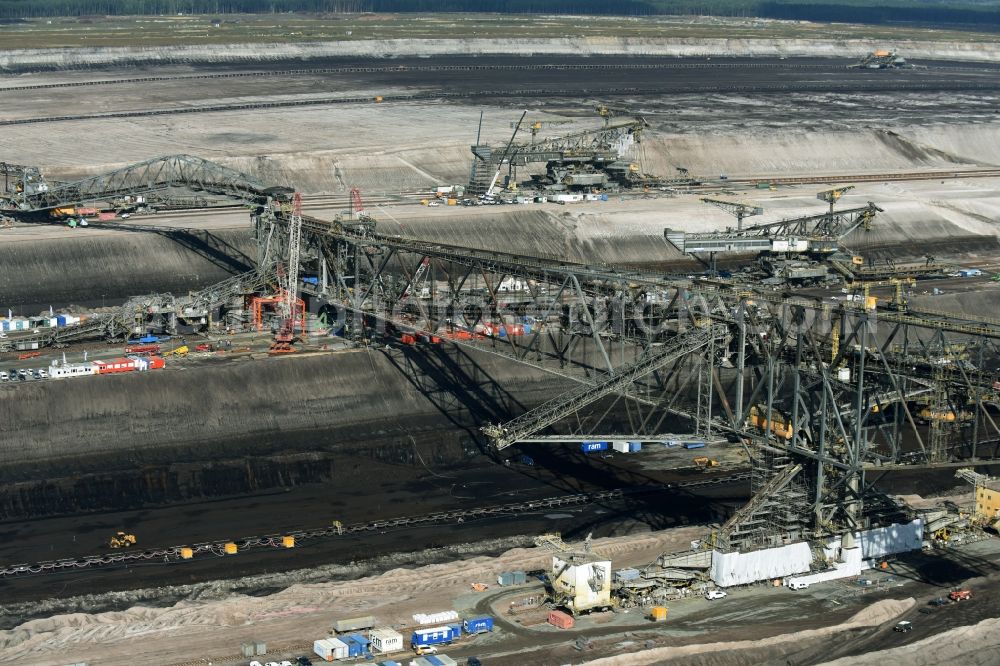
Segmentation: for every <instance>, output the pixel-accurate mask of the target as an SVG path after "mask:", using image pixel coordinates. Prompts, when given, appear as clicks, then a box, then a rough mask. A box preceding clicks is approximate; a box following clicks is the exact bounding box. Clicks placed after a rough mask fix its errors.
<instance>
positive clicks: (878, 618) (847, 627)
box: [583, 599, 914, 666]
mask: <svg viewBox="0 0 1000 666" xmlns="http://www.w3.org/2000/svg"><path fill="white" fill-rule="evenodd" d="M913 605H914V601H913V599H902V600H899V599H885V600H883V601H879V602H876V603H874V604H872V605H871V606H869V607H867V608H865V609H864V610H861V611H859V612H858V613H857V614H855V615H854V616H853V617H852V618H850V619H849V620H848V621H847V622H844V623H843V624H838V625H833V626H829V627H823V628H822V629H810V630H807V631H800V632H796V633H793V634H782V635H780V636H772V637H770V638H765V639H763V640H759V641H739V642H727V643H702V644H700V645H685V646H682V647H666V648H657V649H655V650H645V651H642V652H637V653H635V654H629V655H621V656H618V657H605V658H603V659H595V660H593V661H586V662H583V663H584V664H589V665H591V666H643V665H645V664H653V663H660V662H665V661H670V660H673V659H676V658H678V657H685V656H690V655H701V656H702V657H703V658H705V659H706V660H710V658H709V657H707V656H706V655H710V654H712V653H715V652H731V651H734V650H747V649H751V648H755V649H756V648H772V647H776V646H779V645H780V644H782V643H791V642H797V641H809V640H813V639H816V638H823V639H828V640H833V639H834V637H835V636H836V635H837V634H839V633H842V632H847V631H851V630H852V629H861V628H867V627H874V626H878V625H880V624H882V623H884V622H887V621H889V620H891V619H892V618H894V617H896V616H897V615H899V614H900V613H903V612H904V611H906V610H909V609H910V608H912V607H913Z"/></svg>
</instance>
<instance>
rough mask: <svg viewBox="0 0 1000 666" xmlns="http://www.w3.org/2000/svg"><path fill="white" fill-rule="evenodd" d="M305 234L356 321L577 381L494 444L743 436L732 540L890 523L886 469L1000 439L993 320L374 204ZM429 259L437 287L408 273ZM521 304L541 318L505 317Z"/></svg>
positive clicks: (999, 331) (926, 463)
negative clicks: (573, 430) (593, 258)
mask: <svg viewBox="0 0 1000 666" xmlns="http://www.w3.org/2000/svg"><path fill="white" fill-rule="evenodd" d="M284 224H285V223H284V221H283V219H282V218H281V217H280V216H279V217H275V218H271V219H269V220H261V221H260V222H258V223H257V226H258V236H260V237H271V238H281V237H284V236H285V234H283V233H280V232H279V233H275V232H274V231H273V230H270V229H269V228H270V227H274V226H277V227H281V226H282V225H284ZM302 237H303V244H304V246H303V252H302V255H301V256H302V257H303V261H304V262H306V263H305V264H304V267H303V270H305V271H307V272H308V271H313V272H315V273H316V274H317V275H320V276H321V278H320V279H319V280H318V284H317V286H316V289H315V292H314V296H315V297H317V298H322V299H323V300H324V301H325V302H327V303H328V304H332V305H334V306H336V307H340V308H342V309H343V312H344V313H345V315H344V316H345V321H346V324H347V326H346V330H347V331H348V332H349V334H353V335H356V336H359V337H363V336H366V335H368V334H369V333H370V331H372V330H374V329H376V328H381V329H382V330H383V331H389V332H392V331H397V330H398V331H409V332H412V333H414V334H417V333H422V334H424V335H426V336H441V337H443V338H446V339H448V340H449V341H450V342H451V343H453V344H455V345H458V346H460V347H466V348H470V349H476V350H479V351H482V352H486V353H490V354H494V355H499V356H502V357H504V358H507V359H509V360H510V361H512V362H517V363H521V364H525V365H528V366H532V367H535V368H538V369H541V370H545V371H547V372H551V373H556V374H559V375H561V376H563V377H565V378H566V379H567V380H571V381H573V382H575V383H577V384H578V386H577V387H576V388H572V389H570V390H568V391H567V392H566V393H565V394H564V395H561V396H557V397H556V398H553V399H552V400H550V401H549V402H546V403H545V404H543V405H540V406H539V407H537V408H535V409H532V410H530V411H528V412H526V413H524V414H520V415H518V416H516V417H515V418H513V419H512V420H510V421H507V422H502V423H492V424H487V425H485V426H484V428H483V431H484V434H485V435H486V436H487V437H488V438H489V440H490V441H491V443H492V445H493V447H494V448H495V449H496V450H498V451H503V450H504V449H506V448H508V447H510V446H512V445H515V444H516V443H517V442H520V441H524V440H526V439H531V440H532V441H537V440H538V436H539V434H540V433H542V434H544V433H547V432H551V430H550V429H553V428H554V429H556V430H558V426H559V424H561V423H574V422H583V421H586V419H588V418H590V416H591V415H592V414H593V413H594V412H597V413H602V412H603V413H604V415H605V416H609V415H610V418H612V419H613V420H614V421H615V422H616V423H617V426H618V427H619V428H620V432H622V433H623V434H622V436H623V438H628V437H638V438H644V439H645V438H648V437H650V436H655V433H657V432H662V430H661V428H662V426H663V424H664V423H665V422H669V420H670V419H677V418H684V419H686V420H687V421H688V423H689V424H690V427H691V430H692V431H695V432H700V433H703V434H705V435H711V434H712V433H718V434H723V435H728V436H729V437H730V438H731V439H735V440H736V441H738V442H742V443H743V445H744V446H746V448H747V452H748V454H749V456H750V460H751V464H752V469H753V474H752V487H753V491H754V500H753V501H752V502H751V503H750V504H748V505H747V507H745V508H744V510H743V511H741V512H739V514H738V515H737V516H736V517H735V518H734V520H735V522H733V523H732V524H730V523H727V525H726V531H725V535H724V539H723V538H721V537H720V543H721V544H723V547H726V548H733V549H741V550H742V549H752V548H758V547H765V546H770V545H774V544H781V543H786V542H787V541H788V540H789V539H792V538H807V537H810V536H819V535H829V534H842V533H844V532H846V531H854V530H860V529H864V528H867V527H869V526H872V525H874V524H881V523H883V522H885V521H887V520H890V519H891V518H893V517H896V516H897V515H898V508H897V507H895V505H893V504H892V503H891V502H889V501H888V500H887V498H885V497H884V496H882V495H881V494H880V493H879V492H878V491H877V489H876V488H875V486H874V484H873V482H872V477H873V476H874V477H877V476H879V475H880V474H881V473H882V472H885V471H888V470H893V469H898V468H902V467H907V468H928V467H941V466H949V465H964V466H968V465H969V464H970V461H972V463H973V464H974V463H975V461H977V460H979V459H981V458H982V457H992V456H993V455H994V453H995V451H994V449H993V447H994V446H995V444H996V443H997V442H1000V427H998V424H997V422H996V420H995V418H994V413H995V408H996V406H997V405H998V404H1000V402H998V401H1000V398H998V394H997V389H996V388H995V387H994V379H993V377H992V373H990V372H988V371H987V367H989V363H990V362H992V361H993V360H994V359H996V358H997V357H998V354H1000V348H998V345H997V343H998V341H1000V321H993V320H989V319H983V318H978V317H975V316H967V315H955V314H946V313H931V312H920V311H917V310H910V311H907V312H905V313H904V312H898V311H892V310H883V309H880V308H878V307H867V306H868V305H869V304H866V303H860V302H858V303H857V304H855V303H844V302H839V303H837V304H831V303H829V302H823V301H821V300H817V299H814V298H804V297H796V296H790V295H789V296H782V295H778V294H775V293H774V292H772V291H767V290H763V289H755V288H754V287H753V286H750V287H747V286H744V285H740V286H737V285H733V284H728V283H726V282H725V281H721V280H717V281H707V280H704V281H703V280H687V279H683V278H681V279H679V278H674V277H670V276H665V275H662V274H656V273H646V272H639V271H634V270H629V269H623V268H621V269H620V268H615V267H608V266H587V265H581V264H574V263H570V262H565V261H560V260H558V259H555V258H545V257H527V256H521V255H514V254H507V253H503V252H495V251H485V250H479V249H472V248H465V247H456V246H449V245H444V244H440V243H433V242H428V241H423V240H419V239H412V238H402V237H398V236H388V235H383V234H380V233H378V231H377V228H376V227H375V226H374V225H372V224H368V225H365V226H353V227H349V226H345V225H344V224H342V223H339V222H328V221H323V220H318V219H315V218H308V217H304V218H303V221H302ZM423 267H426V268H423ZM423 273H426V276H427V277H426V278H422V279H424V280H425V281H424V282H423V284H429V285H430V286H429V293H430V294H432V295H433V298H426V299H425V298H419V297H417V296H416V295H415V293H416V291H415V290H414V289H412V286H413V282H414V280H415V278H416V277H417V276H418V275H420V274H423ZM511 284H518V285H522V286H521V288H520V289H519V290H512V289H511V287H510V285H511ZM524 312H532V313H534V315H533V316H532V317H531V319H530V321H532V322H533V323H534V325H535V327H534V328H533V330H532V331H531V333H530V334H523V333H522V332H521V331H519V330H517V327H518V324H516V323H512V322H514V321H515V320H516V321H524V318H523V317H515V315H516V314H517V313H524ZM609 400H610V401H611V403H610V404H611V405H612V406H610V407H609V406H608V404H609V403H608V401H609ZM601 405H603V406H601ZM594 406H597V408H596V409H591V408H592V407H594ZM594 426H595V423H594V422H593V420H591V421H589V422H587V423H586V424H585V427H594ZM559 438H560V435H559V434H553V435H551V439H552V440H554V441H560V440H559Z"/></svg>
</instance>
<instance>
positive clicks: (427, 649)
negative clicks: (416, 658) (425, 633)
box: [413, 645, 438, 655]
mask: <svg viewBox="0 0 1000 666" xmlns="http://www.w3.org/2000/svg"><path fill="white" fill-rule="evenodd" d="M413 651H414V652H416V653H417V654H418V655H423V654H437V651H438V649H437V646H436V645H418V646H416V647H415V648H413Z"/></svg>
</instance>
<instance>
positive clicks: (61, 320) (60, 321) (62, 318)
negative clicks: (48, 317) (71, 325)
mask: <svg viewBox="0 0 1000 666" xmlns="http://www.w3.org/2000/svg"><path fill="white" fill-rule="evenodd" d="M65 325H66V315H56V326H65Z"/></svg>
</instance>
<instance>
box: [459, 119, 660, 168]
mask: <svg viewBox="0 0 1000 666" xmlns="http://www.w3.org/2000/svg"><path fill="white" fill-rule="evenodd" d="M645 127H646V123H645V122H644V121H642V120H633V121H628V122H622V123H616V124H613V125H609V126H607V127H602V128H600V129H595V130H587V131H585V132H578V133H575V134H568V135H566V136H561V137H554V138H548V139H541V140H539V141H536V142H534V143H524V144H515V145H513V146H511V148H510V150H509V151H503V150H496V151H494V150H493V149H492V148H491V147H490V146H473V148H472V152H473V154H474V155H475V156H476V158H477V159H481V160H484V161H487V162H490V161H491V160H492V161H493V162H492V163H493V164H494V167H495V166H496V165H497V164H498V163H499V162H498V160H500V159H503V161H504V162H509V163H510V164H516V165H520V166H524V165H526V164H531V163H533V162H549V161H552V160H562V159H566V158H570V157H574V158H582V157H587V158H591V157H594V156H599V157H603V158H606V159H612V160H614V159H617V158H618V157H620V156H621V155H622V154H623V152H624V149H626V148H627V147H628V145H630V144H631V142H632V141H637V140H638V138H639V136H640V134H641V132H642V130H643V129H644V128H645Z"/></svg>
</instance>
